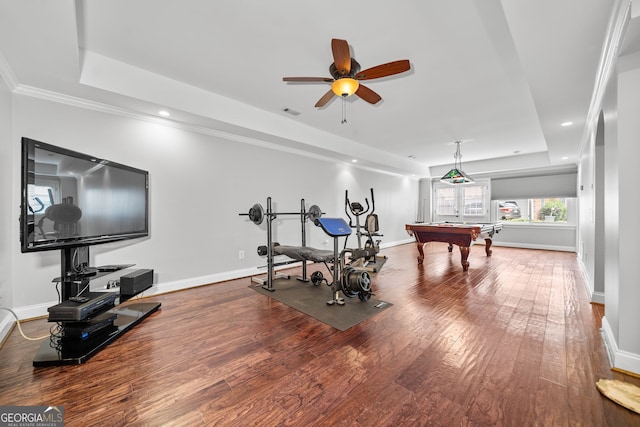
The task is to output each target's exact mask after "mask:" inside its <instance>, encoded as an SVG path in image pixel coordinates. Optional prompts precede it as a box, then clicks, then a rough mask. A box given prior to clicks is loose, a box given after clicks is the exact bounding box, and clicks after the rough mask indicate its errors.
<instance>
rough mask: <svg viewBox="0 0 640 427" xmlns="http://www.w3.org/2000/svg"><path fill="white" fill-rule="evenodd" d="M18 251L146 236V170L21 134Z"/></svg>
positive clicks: (147, 219) (70, 246)
mask: <svg viewBox="0 0 640 427" xmlns="http://www.w3.org/2000/svg"><path fill="white" fill-rule="evenodd" d="M21 199H22V200H21V206H20V209H21V215H20V241H21V250H22V252H33V251H44V250H55V249H70V248H73V247H81V246H89V245H95V244H100V243H108V242H115V241H119V240H125V239H135V238H139V237H145V236H148V235H149V173H148V172H147V171H144V170H140V169H136V168H133V167H130V166H125V165H123V164H119V163H116V162H112V161H109V160H105V159H100V158H97V157H94V156H90V155H87V154H82V153H78V152H76V151H72V150H68V149H66V148H62V147H57V146H55V145H51V144H47V143H44V142H40V141H35V140H33V139H29V138H22V184H21Z"/></svg>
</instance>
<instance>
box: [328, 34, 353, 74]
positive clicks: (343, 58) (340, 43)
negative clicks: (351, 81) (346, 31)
mask: <svg viewBox="0 0 640 427" xmlns="http://www.w3.org/2000/svg"><path fill="white" fill-rule="evenodd" d="M331 52H333V63H334V64H335V65H336V69H337V70H338V73H340V75H341V76H346V75H348V74H349V73H350V72H351V51H350V50H349V43H347V41H346V40H340V39H331Z"/></svg>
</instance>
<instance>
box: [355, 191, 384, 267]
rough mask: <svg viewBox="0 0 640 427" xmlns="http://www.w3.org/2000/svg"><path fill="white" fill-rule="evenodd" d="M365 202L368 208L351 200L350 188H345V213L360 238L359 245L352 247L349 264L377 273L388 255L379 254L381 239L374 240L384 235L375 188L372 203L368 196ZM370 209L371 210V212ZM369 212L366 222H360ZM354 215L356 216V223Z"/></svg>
mask: <svg viewBox="0 0 640 427" xmlns="http://www.w3.org/2000/svg"><path fill="white" fill-rule="evenodd" d="M364 202H365V204H366V208H365V207H364V206H362V204H361V203H359V202H351V201H350V200H349V190H345V194H344V204H345V213H346V214H347V217H348V218H349V226H350V227H352V228H355V229H356V238H357V239H358V247H357V248H356V249H351V257H350V262H349V265H350V266H352V267H356V268H364V269H366V270H368V271H371V272H374V273H375V272H378V271H380V269H381V268H382V265H383V264H384V263H385V261H386V260H387V257H386V256H384V255H378V253H379V252H380V242H381V240H380V239H377V240H374V238H377V237H382V236H383V235H382V234H380V233H379V231H380V226H379V223H378V215H377V214H376V213H375V211H376V202H375V198H374V197H373V188H372V189H371V205H369V199H367V198H366V197H365V199H364ZM369 210H371V212H370V213H369ZM367 213H369V214H368V215H367V216H366V217H365V221H364V224H360V217H361V216H363V215H365V214H367ZM352 216H353V217H354V218H355V224H354V220H353V218H352ZM347 240H348V237H347ZM347 240H345V242H344V247H345V249H346V247H347ZM363 240H364V245H363Z"/></svg>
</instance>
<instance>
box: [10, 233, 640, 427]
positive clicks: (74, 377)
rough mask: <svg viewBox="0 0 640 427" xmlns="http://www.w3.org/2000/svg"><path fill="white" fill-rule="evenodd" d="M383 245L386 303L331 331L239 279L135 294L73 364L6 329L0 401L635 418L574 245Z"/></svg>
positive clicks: (77, 412)
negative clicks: (136, 300)
mask: <svg viewBox="0 0 640 427" xmlns="http://www.w3.org/2000/svg"><path fill="white" fill-rule="evenodd" d="M383 252H384V254H385V255H387V256H388V258H389V259H388V261H387V262H386V264H385V266H384V268H383V269H382V270H381V271H380V272H379V273H378V274H376V275H373V276H372V278H373V289H374V292H375V294H376V296H377V297H378V298H380V299H382V300H386V301H389V302H391V303H393V304H394V305H393V307H391V308H389V309H387V310H384V311H382V312H380V313H379V314H376V315H375V316H373V317H372V318H370V319H368V320H366V321H364V322H362V323H360V324H359V325H356V326H355V327H353V328H351V329H348V330H346V331H344V332H340V331H338V330H336V329H333V328H331V327H330V326H327V325H325V324H323V323H320V322H318V321H316V320H315V319H313V318H310V317H308V316H306V315H304V314H301V313H299V312H297V311H295V310H293V309H290V308H289V307H287V306H285V305H283V304H281V303H279V302H277V301H275V300H272V299H271V298H268V297H266V296H264V295H260V294H259V293H257V292H255V291H253V290H251V289H250V288H249V285H250V280H249V278H244V279H238V280H233V281H228V282H224V283H218V284H213V285H208V286H202V287H198V288H194V289H189V290H185V291H181V292H176V293H171V294H165V295H159V296H155V297H152V298H150V299H151V300H153V301H159V302H161V303H162V308H161V309H160V310H159V311H158V312H156V313H154V314H152V315H151V316H150V317H149V318H148V319H146V320H144V321H143V322H142V323H141V324H139V325H138V326H136V327H134V328H133V329H132V330H131V331H129V332H127V333H126V334H125V335H124V336H123V337H121V338H120V339H118V340H117V341H115V342H114V343H113V344H111V345H110V346H108V347H107V348H105V349H104V350H102V351H101V352H99V353H98V354H96V355H95V356H94V357H93V358H91V359H90V360H89V361H88V362H87V363H85V364H82V365H77V366H62V367H45V368H34V367H33V366H32V360H33V357H34V355H35V353H36V350H37V349H38V348H39V346H40V343H39V342H31V341H26V340H24V339H23V338H22V337H21V336H20V335H19V333H18V331H17V330H14V331H13V332H12V334H11V335H10V336H9V337H8V338H7V340H6V342H5V343H4V345H3V347H2V348H1V349H0V378H1V382H0V405H61V406H64V410H65V425H67V426H70V427H73V426H83V427H84V426H92V425H100V426H102V425H113V426H123V425H127V426H138V425H139V426H196V425H219V426H328V425H331V426H537V425H540V426H576V425H579V426H616V427H619V426H631V425H636V426H637V425H640V415H637V414H635V413H633V412H631V411H628V410H626V409H624V408H622V407H620V406H618V405H616V404H615V403H613V402H611V401H609V400H608V399H606V398H603V397H602V396H601V395H600V394H599V392H598V391H597V389H596V387H595V382H596V381H597V380H598V379H600V378H618V379H622V380H625V381H629V382H632V383H635V384H638V385H640V380H638V379H636V378H631V377H628V376H625V375H622V374H620V373H617V372H614V371H611V370H610V367H609V362H608V359H607V354H606V350H605V348H604V344H603V340H602V337H601V335H600V332H599V328H600V319H601V316H602V313H603V311H602V307H601V306H598V305H591V304H589V302H588V299H587V295H586V291H585V289H584V284H583V282H582V280H583V279H582V276H581V273H580V271H579V269H578V263H577V262H576V256H575V254H574V253H565V252H549V251H539V250H526V249H513V248H504V247H494V250H493V256H491V257H486V256H485V255H484V250H483V247H482V246H481V245H478V246H474V247H472V248H471V255H470V256H469V261H470V263H471V265H470V268H469V271H468V272H463V271H462V268H461V265H460V254H459V252H457V251H456V250H454V252H453V254H449V253H448V251H447V249H446V244H440V243H429V244H428V245H427V249H426V251H425V261H424V265H422V266H418V265H417V262H416V256H417V250H416V248H415V245H413V244H410V245H402V246H397V247H393V248H389V249H385V250H384V251H383ZM315 268H319V267H316V266H312V268H311V269H310V270H314V269H315ZM294 271H295V270H294ZM275 288H276V289H277V282H275ZM276 292H277V290H276ZM329 294H330V292H329V290H328V289H327V296H328V297H329V296H330V295H329ZM342 308H343V307H336V306H334V307H327V310H340V309H342ZM50 326H51V324H49V323H47V322H46V321H45V320H43V319H40V320H34V321H30V322H26V323H25V324H24V325H23V329H24V331H25V333H27V334H28V335H30V336H38V335H42V334H43V333H46V332H47V331H48V330H49V327H50Z"/></svg>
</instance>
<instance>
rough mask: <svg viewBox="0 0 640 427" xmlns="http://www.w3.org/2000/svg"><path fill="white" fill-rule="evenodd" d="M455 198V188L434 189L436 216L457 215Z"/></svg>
mask: <svg viewBox="0 0 640 427" xmlns="http://www.w3.org/2000/svg"><path fill="white" fill-rule="evenodd" d="M456 207H457V197H456V189H455V187H442V188H437V189H436V212H437V214H438V215H455V214H456V213H457V210H456Z"/></svg>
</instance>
